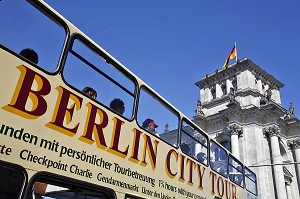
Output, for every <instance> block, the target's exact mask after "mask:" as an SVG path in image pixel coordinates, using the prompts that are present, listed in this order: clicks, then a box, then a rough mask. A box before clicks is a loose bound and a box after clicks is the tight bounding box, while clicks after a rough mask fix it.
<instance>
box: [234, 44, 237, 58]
mask: <svg viewBox="0 0 300 199" xmlns="http://www.w3.org/2000/svg"><path fill="white" fill-rule="evenodd" d="M234 46H235V54H236V56H235V62H236V63H237V61H238V54H237V48H236V42H234Z"/></svg>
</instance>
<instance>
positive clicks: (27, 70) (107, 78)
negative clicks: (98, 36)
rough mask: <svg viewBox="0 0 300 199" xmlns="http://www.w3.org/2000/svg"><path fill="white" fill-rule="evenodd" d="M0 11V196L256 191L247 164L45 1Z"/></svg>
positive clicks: (232, 193) (222, 195)
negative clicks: (0, 28)
mask: <svg viewBox="0 0 300 199" xmlns="http://www.w3.org/2000/svg"><path fill="white" fill-rule="evenodd" d="M0 9H1V10H2V11H3V12H0V18H1V21H2V24H3V27H4V28H2V29H3V31H1V33H0V43H1V44H0V60H1V62H0V63H1V73H0V79H1V83H0V92H1V99H0V107H1V109H0V116H1V123H0V176H1V179H5V180H1V182H0V198H166V199H168V198H172V199H174V198H195V199H196V198H232V199H234V198H246V197H248V198H251V197H253V198H254V197H255V195H256V192H257V191H256V176H255V174H254V173H253V172H252V171H251V170H250V169H248V168H247V167H245V165H243V163H242V162H240V161H239V160H238V159H236V158H235V157H234V156H232V155H231V153H230V152H229V151H227V150H226V149H225V148H223V147H222V146H221V145H220V144H219V143H217V142H216V141H214V140H213V139H211V138H210V137H209V136H208V135H207V134H206V133H204V131H203V130H201V129H200V128H199V127H197V126H196V125H195V124H194V123H193V122H192V121H191V120H189V119H188V118H187V117H185V116H184V115H183V114H182V113H181V112H180V111H178V110H177V109H176V108H175V107H174V106H172V105H171V104H170V103H168V102H167V101H166V100H165V99H163V98H162V97H161V96H160V95H159V94H158V93H156V92H155V91H154V90H153V89H152V88H150V87H149V86H148V85H147V84H145V83H144V82H143V81H142V80H140V79H139V78H138V77H137V76H135V75H134V74H133V73H132V72H130V71H129V70H128V69H127V68H126V67H124V66H123V65H122V64H121V63H119V62H118V61H117V60H116V59H115V58H113V57H112V56H111V55H110V54H109V53H107V52H106V51H105V50H104V49H102V48H101V47H100V46H99V45H97V44H96V43H95V42H93V41H92V40H91V39H90V38H89V37H87V36H86V35H85V34H84V33H82V32H81V31H80V30H78V29H77V28H76V27H75V26H73V25H72V24H71V23H70V22H68V21H67V20H66V19H64V18H63V17H62V16H61V15H60V14H59V13H57V12H56V11H55V10H54V9H53V8H51V7H50V6H48V5H47V4H46V3H45V2H44V1H39V0H30V1H28V2H26V1H15V2H13V3H12V2H11V1H6V2H2V3H1V8H0ZM8 11H10V14H9V12H8ZM35 27H38V29H37V28H35ZM28 48H30V49H28ZM31 48H32V49H33V50H32V49H31ZM23 49H25V50H23Z"/></svg>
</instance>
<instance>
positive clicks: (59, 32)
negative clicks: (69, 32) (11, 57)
mask: <svg viewBox="0 0 300 199" xmlns="http://www.w3.org/2000/svg"><path fill="white" fill-rule="evenodd" d="M11 1H13V3H12V2H11ZM0 21H1V26H2V27H3V28H1V31H0V44H1V45H4V46H6V47H7V48H10V49H11V50H12V51H14V52H15V53H17V54H19V53H20V52H21V51H22V50H24V49H28V48H29V49H32V50H34V51H35V52H36V53H37V55H38V61H37V63H35V64H37V65H38V66H40V67H41V68H43V69H44V70H46V71H48V72H55V70H56V68H57V64H58V60H59V57H60V53H61V51H62V47H63V44H64V40H65V37H66V32H65V30H64V29H63V28H61V27H60V26H59V25H57V24H58V23H55V22H54V21H52V20H51V19H49V18H48V17H47V16H45V15H44V14H43V13H41V12H39V10H37V9H36V8H35V7H34V6H32V5H30V4H29V3H28V2H27V1H18V0H10V1H1V12H0ZM4 27H5V28H4ZM26 52H27V53H24V54H23V56H22V57H23V58H25V60H27V61H31V62H30V63H31V64H33V63H34V62H35V61H32V60H31V58H30V57H32V56H30V55H31V54H32V53H30V52H29V53H28V51H26ZM28 55H29V56H28Z"/></svg>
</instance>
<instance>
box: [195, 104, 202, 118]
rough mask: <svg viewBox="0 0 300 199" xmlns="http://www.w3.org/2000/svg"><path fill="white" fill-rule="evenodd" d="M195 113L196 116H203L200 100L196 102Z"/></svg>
mask: <svg viewBox="0 0 300 199" xmlns="http://www.w3.org/2000/svg"><path fill="white" fill-rule="evenodd" d="M195 112H196V115H202V116H204V113H203V111H202V104H201V101H200V100H198V102H197V108H196V110H195Z"/></svg>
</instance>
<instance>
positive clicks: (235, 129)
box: [227, 124, 243, 136]
mask: <svg viewBox="0 0 300 199" xmlns="http://www.w3.org/2000/svg"><path fill="white" fill-rule="evenodd" d="M227 130H228V131H229V132H230V133H231V135H239V136H241V135H242V134H243V127H241V126H239V125H237V124H232V125H230V126H228V127H227Z"/></svg>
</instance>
